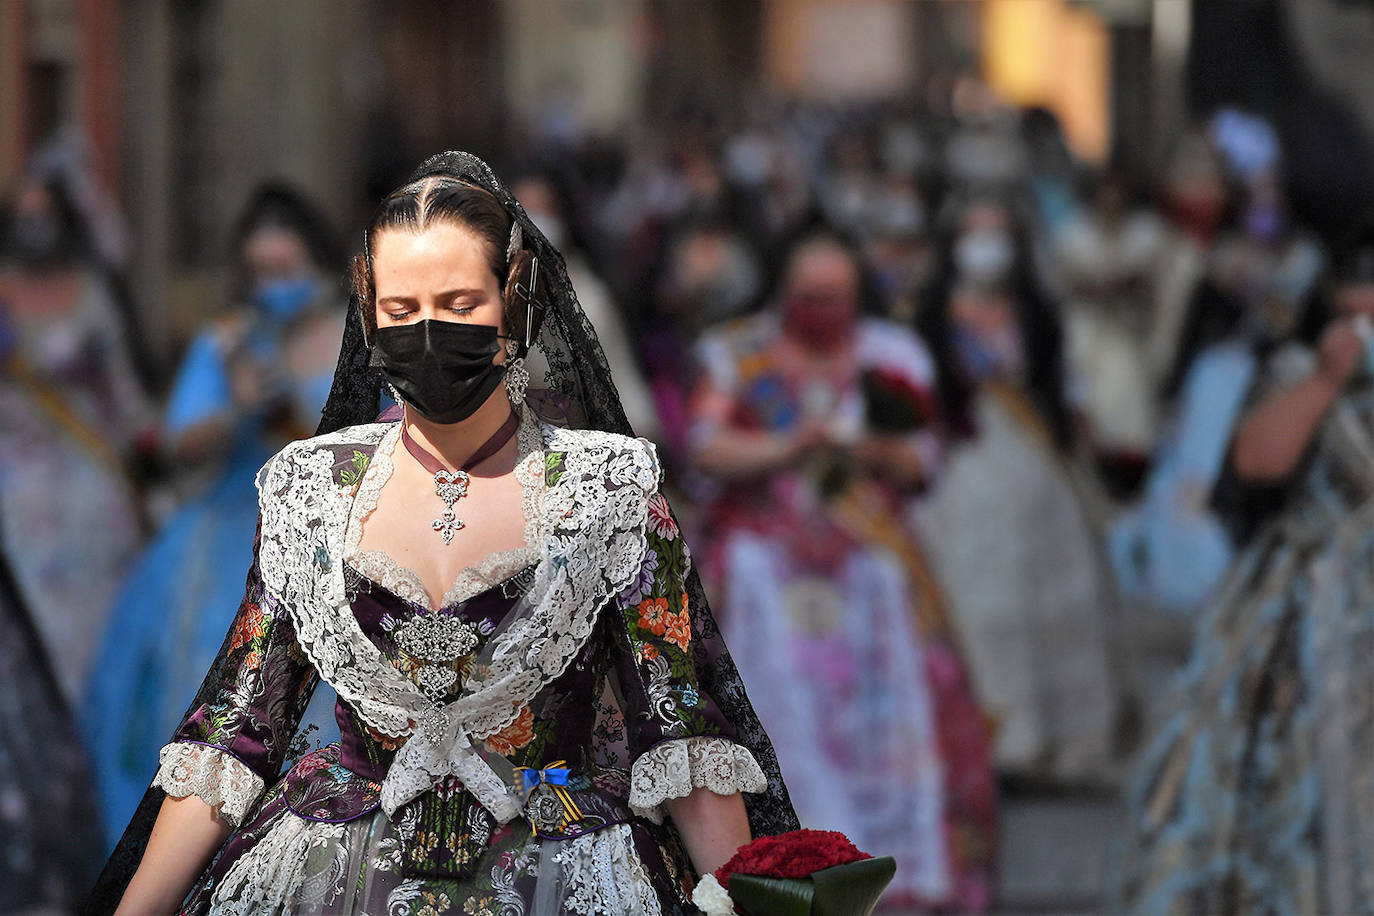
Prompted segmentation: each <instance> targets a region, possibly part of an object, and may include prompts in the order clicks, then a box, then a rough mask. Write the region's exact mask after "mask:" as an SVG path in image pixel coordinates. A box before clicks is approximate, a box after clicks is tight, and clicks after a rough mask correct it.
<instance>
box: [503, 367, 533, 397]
mask: <svg viewBox="0 0 1374 916" xmlns="http://www.w3.org/2000/svg"><path fill="white" fill-rule="evenodd" d="M529 386H530V370H528V369H526V368H525V358H524V357H523V356H517V357H516V358H515V359H512V360H510V361H508V362H507V363H506V396H507V397H509V398H510V402H511V404H512V405H514V406H516V407H519V406H520V405H521V404H522V403H524V401H525V392H526V390H528V389H529Z"/></svg>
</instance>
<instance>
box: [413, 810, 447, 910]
mask: <svg viewBox="0 0 1374 916" xmlns="http://www.w3.org/2000/svg"><path fill="white" fill-rule="evenodd" d="M438 848H439V834H437V833H434V832H432V831H431V832H429V833H426V832H425V831H423V830H419V831H416V833H415V845H414V846H412V847H411V850H410V857H411V858H412V859H414V860H415V861H416V863H420V862H423V861H424V860H425V859H426V858H427V857H428V856H429V854H430V853H431V852H433V851H434V850H436V849H438ZM425 896H426V898H428V897H429V895H428V894H426V895H425ZM439 896H440V897H443V896H444V895H443V894H440V895H439ZM426 902H428V903H430V905H431V906H439V904H437V903H435V902H434V901H432V900H428V899H427V900H426ZM447 908H448V898H447V897H444V903H443V905H442V906H439V911H440V912H443V910H445V909H447ZM421 912H424V911H423V910H421Z"/></svg>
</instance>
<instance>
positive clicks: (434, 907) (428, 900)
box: [415, 891, 467, 916]
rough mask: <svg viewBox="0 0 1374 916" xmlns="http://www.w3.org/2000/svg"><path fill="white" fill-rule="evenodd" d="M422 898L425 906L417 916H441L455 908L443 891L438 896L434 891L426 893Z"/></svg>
mask: <svg viewBox="0 0 1374 916" xmlns="http://www.w3.org/2000/svg"><path fill="white" fill-rule="evenodd" d="M420 897H421V899H422V900H424V902H425V905H424V906H422V907H420V908H419V909H418V910H416V911H415V916H441V914H443V913H447V912H449V907H451V906H453V901H452V900H450V899H449V896H448V894H445V893H444V892H443V891H440V892H439V893H437V894H436V893H435V892H434V891H425V892H423V893H422V894H421V895H420ZM464 912H467V910H464Z"/></svg>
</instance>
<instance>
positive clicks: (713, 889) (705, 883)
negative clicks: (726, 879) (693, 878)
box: [692, 875, 735, 916]
mask: <svg viewBox="0 0 1374 916" xmlns="http://www.w3.org/2000/svg"><path fill="white" fill-rule="evenodd" d="M692 902H693V903H695V904H696V905H697V908H698V909H700V910H701V911H702V912H703V913H705V914H706V916H733V914H734V912H735V904H734V903H733V902H732V901H731V900H730V895H729V894H728V893H726V892H725V888H723V887H721V886H720V882H719V881H717V880H716V876H715V875H706V876H705V877H703V878H702V879H701V880H700V881H698V882H697V888H696V890H694V891H692Z"/></svg>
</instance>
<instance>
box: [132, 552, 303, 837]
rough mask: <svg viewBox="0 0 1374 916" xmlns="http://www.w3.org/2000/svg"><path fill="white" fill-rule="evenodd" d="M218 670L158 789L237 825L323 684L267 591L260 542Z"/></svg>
mask: <svg viewBox="0 0 1374 916" xmlns="http://www.w3.org/2000/svg"><path fill="white" fill-rule="evenodd" d="M216 664H217V666H218V668H217V669H216V670H212V672H211V677H212V678H218V686H217V689H216V690H215V691H214V693H213V694H211V695H209V696H208V697H207V698H206V699H205V701H204V702H202V703H201V704H200V705H198V706H196V707H195V708H194V709H192V710H191V713H190V715H188V716H187V718H186V720H185V721H184V722H182V724H181V727H180V728H178V729H177V730H176V734H175V735H174V736H173V738H172V742H171V743H170V744H168V745H167V746H165V747H164V748H162V750H161V752H160V753H159V760H160V766H159V768H158V772H157V776H156V777H155V778H154V780H153V784H154V785H157V786H161V787H162V789H163V790H165V791H166V793H167V794H168V795H170V796H172V797H174V798H184V797H185V796H187V795H197V796H199V797H200V798H201V799H202V800H204V801H205V802H206V803H207V804H209V805H211V806H212V807H215V808H216V809H217V810H218V811H219V813H220V816H221V817H222V818H223V819H224V820H225V821H226V822H227V823H229V824H230V825H231V826H235V827H236V826H238V824H240V823H241V822H242V821H243V817H244V815H245V814H247V813H248V811H249V810H250V809H251V808H252V807H253V805H254V804H255V803H256V802H257V800H258V798H259V797H260V796H261V795H262V792H263V789H264V788H265V787H266V784H267V782H268V781H269V780H272V779H275V778H276V776H277V774H278V773H279V772H280V770H281V767H282V764H283V763H284V762H285V760H286V756H287V750H288V747H289V746H290V743H291V738H292V736H293V735H294V734H295V731H296V728H297V726H298V725H299V724H300V720H301V717H302V715H303V714H304V712H305V707H306V704H307V703H308V702H309V701H310V696H311V694H312V693H313V692H314V689H315V685H316V684H317V683H318V681H319V678H318V677H317V676H316V673H315V670H314V668H313V667H312V666H311V665H310V663H309V662H308V661H307V659H306V658H305V656H304V654H303V653H302V652H301V649H300V646H299V644H298V643H297V641H296V632H295V628H294V627H293V626H292V624H291V620H290V618H289V616H288V614H287V613H286V610H285V609H284V608H282V607H280V606H279V605H278V604H277V603H276V601H275V600H274V599H273V598H272V596H271V595H270V594H268V593H267V591H266V589H265V588H264V587H263V582H262V577H261V575H260V573H259V569H258V545H257V542H256V539H255V541H254V545H253V564H252V566H251V567H250V568H249V571H248V584H247V588H246V589H245V592H244V596H243V602H242V603H241V604H240V605H239V610H238V614H237V615H236V616H235V617H234V622H233V625H232V627H231V628H230V630H229V635H228V637H227V638H226V641H225V643H224V646H223V648H222V649H221V650H220V658H219V659H217V661H216Z"/></svg>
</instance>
